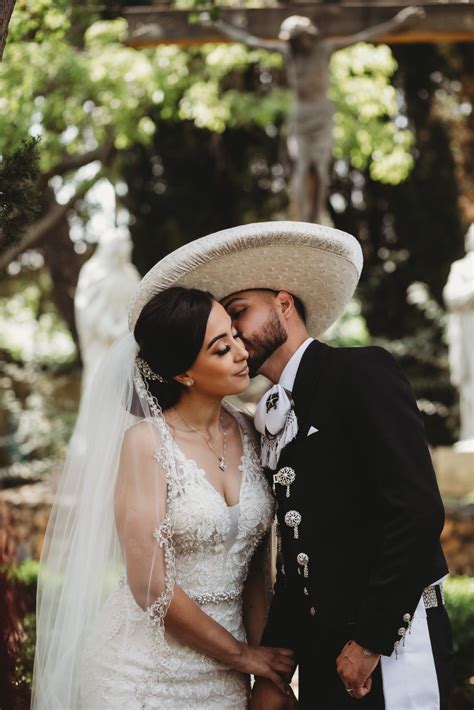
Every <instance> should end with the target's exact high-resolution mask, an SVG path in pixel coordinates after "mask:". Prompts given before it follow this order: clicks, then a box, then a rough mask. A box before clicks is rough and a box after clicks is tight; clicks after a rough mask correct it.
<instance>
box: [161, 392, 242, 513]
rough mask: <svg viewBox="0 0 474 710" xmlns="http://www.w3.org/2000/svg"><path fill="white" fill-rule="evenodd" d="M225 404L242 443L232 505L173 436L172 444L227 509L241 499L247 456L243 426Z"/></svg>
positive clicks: (238, 503) (238, 502)
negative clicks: (235, 493) (238, 484)
mask: <svg viewBox="0 0 474 710" xmlns="http://www.w3.org/2000/svg"><path fill="white" fill-rule="evenodd" d="M225 405H226V403H225V402H223V403H222V406H223V407H224V409H225V410H226V412H228V413H229V414H230V416H231V417H232V418H233V419H234V420H235V421H236V422H237V426H238V428H239V433H240V440H241V443H242V455H241V456H240V459H239V465H238V468H239V471H240V486H239V498H238V500H237V502H236V503H234V505H229V504H228V503H227V501H226V499H225V498H224V496H223V495H222V493H219V491H218V490H217V488H216V487H215V486H214V485H213V484H212V483H211V482H210V480H209V479H208V477H207V474H206V471H205V469H204V468H203V467H202V466H199V464H198V463H197V461H196V460H195V459H192V458H190V457H189V456H187V455H186V454H185V453H184V451H183V449H182V448H181V447H180V446H179V444H177V442H176V440H175V439H174V438H173V444H174V446H175V448H176V450H177V452H178V454H179V455H180V456H181V458H182V459H184V461H187V462H188V463H190V464H191V465H192V466H193V467H194V468H195V470H196V471H197V472H199V473H200V474H201V477H202V479H203V480H204V481H205V483H207V485H208V486H209V487H210V488H211V489H212V490H213V491H214V493H215V494H216V496H217V497H218V498H219V499H220V500H221V501H222V503H223V504H224V506H225V507H226V508H227V511H229V509H231V508H235V507H236V506H237V505H240V502H241V500H242V488H243V484H244V479H245V466H244V465H243V464H244V460H245V458H246V456H247V433H246V431H245V430H244V428H243V426H242V425H241V423H240V421H239V419H238V417H236V416H235V414H234V412H231V411H230V410H229V409H228V407H227V406H225Z"/></svg>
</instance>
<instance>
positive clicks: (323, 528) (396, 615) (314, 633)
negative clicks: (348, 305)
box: [221, 269, 452, 710]
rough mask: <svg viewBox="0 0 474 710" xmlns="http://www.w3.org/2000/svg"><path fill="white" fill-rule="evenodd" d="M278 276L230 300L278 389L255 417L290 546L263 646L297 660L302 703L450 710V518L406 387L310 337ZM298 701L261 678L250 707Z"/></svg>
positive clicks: (369, 359) (259, 367) (388, 362)
mask: <svg viewBox="0 0 474 710" xmlns="http://www.w3.org/2000/svg"><path fill="white" fill-rule="evenodd" d="M263 271H265V270H263ZM270 271H271V279H272V288H271V290H270V289H268V290H267V288H266V284H265V283H264V279H263V281H262V279H260V281H259V283H258V288H255V289H248V290H242V291H237V292H234V293H232V294H231V295H228V296H226V297H225V298H223V299H222V301H221V302H222V304H223V305H224V306H225V308H226V309H227V311H228V313H229V314H230V316H231V318H232V320H233V325H234V326H235V328H236V329H237V330H238V332H239V334H240V336H241V337H242V340H243V342H244V344H245V347H246V348H247V350H248V351H249V365H250V371H251V375H256V374H257V373H259V374H262V375H265V376H266V377H267V378H268V379H269V380H271V382H273V383H274V386H273V387H272V388H271V390H270V391H269V392H268V393H267V394H266V395H265V396H264V397H263V398H262V400H261V402H260V403H259V405H258V407H257V414H256V426H257V428H258V429H259V430H260V432H261V433H262V458H263V462H264V464H265V465H266V467H267V470H268V472H269V475H270V480H271V481H272V483H273V489H274V491H275V494H276V498H277V517H278V537H279V550H280V554H279V559H278V561H277V566H278V569H277V581H276V585H275V591H274V597H273V602H272V605H271V608H270V613H269V618H268V623H267V627H266V630H265V633H264V637H263V641H262V644H264V645H272V646H282V647H290V648H292V649H294V650H295V655H296V658H297V661H298V664H299V707H300V708H308V709H309V708H311V709H312V710H313V709H321V710H329V709H334V710H336V709H339V708H341V709H342V708H351V707H354V706H360V707H365V708H374V709H377V710H378V709H380V710H382V708H387V709H390V710H408V708H417V710H435V709H436V708H446V707H447V697H448V692H449V684H450V661H451V656H452V645H451V637H450V628H449V622H448V619H447V615H446V611H445V608H444V605H443V594H442V587H441V580H442V579H443V578H444V577H445V576H446V574H447V567H446V562H445V559H444V556H443V553H442V550H441V546H440V542H439V537H440V533H441V530H442V528H443V522H444V511H443V505H442V502H441V498H440V495H439V491H438V487H437V483H436V478H435V474H434V471H433V467H432V464H431V459H430V454H429V451H428V448H427V445H426V441H425V435H424V429H423V424H422V420H421V415H420V413H419V411H418V409H417V406H416V401H415V399H414V397H413V394H412V392H411V389H410V386H409V384H408V382H407V380H406V379H405V377H404V376H403V374H402V372H401V371H400V369H399V368H398V366H397V364H396V362H395V360H394V359H393V357H392V356H391V355H390V354H389V353H388V352H386V351H385V350H383V349H381V348H378V347H366V348H332V347H329V346H327V345H325V344H323V343H322V342H320V341H318V340H315V339H313V338H311V337H309V334H308V330H307V327H306V324H305V319H306V313H305V306H304V305H303V303H302V302H301V301H299V299H298V298H297V295H296V293H295V289H294V288H293V289H292V290H293V293H290V292H289V291H287V290H285V287H286V283H285V280H284V278H283V279H282V280H281V283H280V289H281V290H278V289H275V275H274V269H273V270H270ZM234 283H236V281H235V280H234ZM315 290H316V291H317V290H318V289H317V288H316V287H315ZM319 292H320V298H321V302H320V303H319V304H318V303H309V305H310V307H311V308H316V309H317V308H318V307H319V308H320V309H321V310H323V309H324V308H325V307H326V305H327V304H326V303H325V302H324V290H322V291H321V286H319ZM321 294H322V295H321ZM307 303H308V300H307ZM305 305H306V304H305ZM292 703H293V701H290V700H289V699H288V697H285V696H284V695H283V694H282V693H281V692H280V691H279V690H278V688H277V687H276V686H275V685H273V684H272V683H271V682H270V681H268V680H266V679H260V678H258V679H257V680H256V683H255V685H254V690H253V696H252V702H251V707H252V708H254V710H257V709H258V710H273V709H275V708H289V707H292V706H293V705H292Z"/></svg>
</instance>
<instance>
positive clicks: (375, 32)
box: [324, 6, 426, 52]
mask: <svg viewBox="0 0 474 710" xmlns="http://www.w3.org/2000/svg"><path fill="white" fill-rule="evenodd" d="M425 16H426V15H425V11H424V10H423V8H421V7H414V6H411V7H405V8H403V10H400V12H399V13H397V14H396V15H395V17H393V18H392V19H391V20H388V21H387V22H381V23H380V24H379V25H374V26H373V27H368V28H367V29H366V30H362V31H361V32H357V33H356V34H353V35H350V36H349V37H343V38H342V39H334V40H333V39H327V40H324V42H325V44H328V45H329V46H330V48H331V50H332V51H333V52H336V51H337V50H338V49H344V47H350V46H351V45H352V44H356V43H357V42H367V41H368V40H371V39H375V38H376V37H380V36H381V35H384V34H387V32H392V31H393V30H396V29H399V28H401V27H403V25H405V24H407V23H408V22H411V21H414V20H421V19H423V18H424V17H425Z"/></svg>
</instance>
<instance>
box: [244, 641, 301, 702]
mask: <svg viewBox="0 0 474 710" xmlns="http://www.w3.org/2000/svg"><path fill="white" fill-rule="evenodd" d="M241 650H242V652H241V654H240V655H239V657H238V658H237V659H236V660H235V663H234V664H233V667H234V668H235V669H236V670H238V671H241V672H242V673H251V674H252V675H254V676H259V677H261V678H268V679H269V680H271V681H273V682H274V683H275V685H276V686H277V687H278V688H279V689H280V690H281V691H282V692H283V693H285V694H288V693H289V686H288V683H287V682H286V681H285V680H284V678H286V677H288V678H291V675H292V674H293V671H294V669H295V660H294V656H293V651H291V650H290V649H289V648H271V647H267V646H248V645H247V644H242V649H241Z"/></svg>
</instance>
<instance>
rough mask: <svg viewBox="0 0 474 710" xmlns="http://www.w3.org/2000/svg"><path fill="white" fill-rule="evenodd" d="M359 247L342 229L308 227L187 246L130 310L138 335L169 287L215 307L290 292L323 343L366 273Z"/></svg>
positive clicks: (148, 282)
mask: <svg viewBox="0 0 474 710" xmlns="http://www.w3.org/2000/svg"><path fill="white" fill-rule="evenodd" d="M362 262H363V259H362V250H361V248H360V245H359V243H358V241H357V240H356V239H355V238H354V237H353V236H351V235H350V234H347V233H346V232H341V231H340V230H338V229H333V228H332V227H324V226H322V225H319V224H309V223H306V222H256V223H254V224H244V225H242V226H241V227H232V228H231V229H224V230H222V231H221V232H215V233H214V234H208V235H207V236H206V237H202V238H201V239H196V240H195V241H193V242H190V243H189V244H185V245H184V246H182V247H180V248H179V249H177V250H176V251H174V252H172V253H171V254H168V255H167V256H166V257H165V258H164V259H162V260H161V261H159V262H158V263H157V264H155V266H153V268H151V269H150V271H149V272H148V273H147V274H146V275H145V276H144V277H143V279H142V281H141V283H140V285H139V287H138V289H137V291H136V293H135V296H134V297H133V299H132V301H131V303H130V309H129V319H128V322H129V328H130V330H131V331H133V329H134V327H135V323H136V322H137V319H138V316H139V315H140V312H141V310H142V308H143V306H144V305H145V304H146V303H148V301H149V300H150V299H151V298H152V297H153V296H154V295H155V294H156V293H158V292H160V291H164V290H165V289H166V288H170V287H171V286H184V287H187V288H199V289H202V290H207V291H210V292H211V293H212V294H213V295H214V297H215V298H216V299H217V300H221V299H223V298H224V297H225V296H228V295H230V294H231V293H235V292H237V291H244V290H248V289H256V288H268V289H272V290H275V291H280V290H284V291H288V292H289V293H291V294H293V295H294V296H297V297H298V298H299V299H300V300H301V301H302V303H303V305H304V306H305V309H306V315H307V326H308V331H309V332H310V334H311V335H313V336H314V337H318V336H320V335H322V333H324V331H325V330H327V329H328V328H329V326H330V325H332V323H334V322H335V321H336V320H337V318H339V316H340V315H341V313H342V312H343V310H344V308H345V306H346V304H347V303H348V301H349V300H350V298H351V297H352V295H353V293H354V291H355V288H356V286H357V282H358V280H359V277H360V273H361V270H362Z"/></svg>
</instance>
